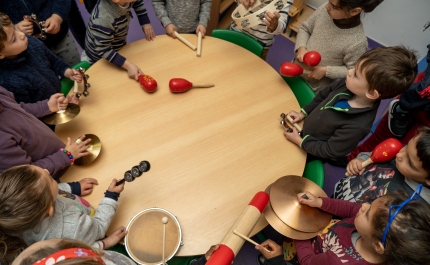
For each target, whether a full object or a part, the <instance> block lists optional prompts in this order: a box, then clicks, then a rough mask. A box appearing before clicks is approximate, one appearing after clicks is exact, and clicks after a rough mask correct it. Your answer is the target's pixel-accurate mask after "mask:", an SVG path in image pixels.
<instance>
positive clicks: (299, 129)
mask: <svg viewBox="0 0 430 265" xmlns="http://www.w3.org/2000/svg"><path fill="white" fill-rule="evenodd" d="M285 116H286V117H287V120H288V121H289V122H290V123H291V124H292V125H293V126H294V127H296V129H297V131H299V132H301V131H302V130H303V129H302V127H300V125H298V124H297V123H293V119H292V118H291V117H290V115H288V114H287V115H285Z"/></svg>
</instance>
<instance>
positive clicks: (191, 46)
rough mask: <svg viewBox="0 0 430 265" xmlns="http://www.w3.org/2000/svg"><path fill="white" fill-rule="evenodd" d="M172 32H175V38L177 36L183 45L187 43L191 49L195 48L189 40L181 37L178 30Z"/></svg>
mask: <svg viewBox="0 0 430 265" xmlns="http://www.w3.org/2000/svg"><path fill="white" fill-rule="evenodd" d="M173 34H175V36H176V38H178V40H180V41H182V42H183V43H184V44H185V45H187V46H188V47H190V48H191V50H193V51H195V50H197V48H196V46H194V45H192V44H191V42H189V41H188V40H186V39H185V38H184V37H182V36H181V35H179V33H178V32H176V31H173Z"/></svg>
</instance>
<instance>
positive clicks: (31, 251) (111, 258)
mask: <svg viewBox="0 0 430 265" xmlns="http://www.w3.org/2000/svg"><path fill="white" fill-rule="evenodd" d="M80 253H82V255H79V254H80ZM59 256H64V257H65V259H64V260H67V261H64V262H67V264H69V265H70V264H77V265H78V264H87V265H89V264H95V265H97V264H99V265H100V264H107V265H110V264H115V265H135V264H136V263H134V262H133V261H132V260H131V259H129V258H127V257H126V256H124V255H122V254H120V253H118V252H115V251H109V250H106V251H100V250H98V249H94V248H92V247H91V246H89V245H87V244H84V243H83V242H80V241H77V240H71V239H58V238H56V239H49V240H45V241H40V242H37V243H34V244H33V245H31V246H29V247H28V248H26V249H25V250H24V251H22V252H21V254H19V256H18V257H17V258H16V259H15V260H14V261H13V263H12V265H32V264H38V263H37V262H38V261H48V260H49V259H50V258H52V259H54V260H55V259H56V258H58V257H59ZM100 260H101V261H103V262H104V263H101V262H100ZM84 262H85V263H84ZM40 264H44V263H40ZM56 264H58V265H60V264H63V263H62V262H61V261H59V262H56ZM64 264H66V263H64Z"/></svg>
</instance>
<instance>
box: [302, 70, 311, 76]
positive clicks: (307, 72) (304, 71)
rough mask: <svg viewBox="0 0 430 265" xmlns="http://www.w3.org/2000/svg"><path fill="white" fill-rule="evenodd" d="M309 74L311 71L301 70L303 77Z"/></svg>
mask: <svg viewBox="0 0 430 265" xmlns="http://www.w3.org/2000/svg"><path fill="white" fill-rule="evenodd" d="M310 72H312V71H310V70H305V69H303V74H305V75H308V74H309V73H310Z"/></svg>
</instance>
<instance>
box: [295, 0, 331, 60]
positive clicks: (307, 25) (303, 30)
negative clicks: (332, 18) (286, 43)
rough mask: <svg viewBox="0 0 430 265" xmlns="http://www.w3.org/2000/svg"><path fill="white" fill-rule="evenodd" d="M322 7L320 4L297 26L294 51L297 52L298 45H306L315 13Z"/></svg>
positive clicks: (313, 24)
mask: <svg viewBox="0 0 430 265" xmlns="http://www.w3.org/2000/svg"><path fill="white" fill-rule="evenodd" d="M322 7H324V5H322V6H321V7H320V8H318V9H317V10H316V11H315V12H314V13H313V14H312V15H311V16H310V17H309V18H308V19H306V21H305V22H303V23H302V25H301V26H300V28H299V32H297V37H296V45H295V46H294V52H295V53H297V50H298V49H299V48H300V47H305V48H306V46H307V43H308V40H309V38H310V37H311V35H312V32H313V30H314V26H315V20H316V18H317V15H318V13H319V10H320V9H321V8H322Z"/></svg>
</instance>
